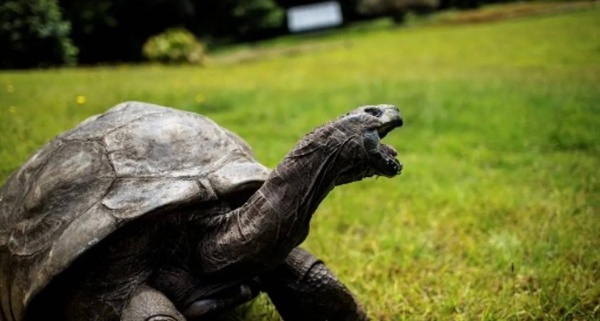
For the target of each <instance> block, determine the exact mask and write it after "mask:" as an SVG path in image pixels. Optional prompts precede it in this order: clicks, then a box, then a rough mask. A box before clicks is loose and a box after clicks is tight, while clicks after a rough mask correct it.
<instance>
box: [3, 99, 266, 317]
mask: <svg viewBox="0 0 600 321" xmlns="http://www.w3.org/2000/svg"><path fill="white" fill-rule="evenodd" d="M268 173H269V170H268V169H267V168H266V167H264V166H263V165H261V164H260V163H258V162H257V161H256V159H255V158H254V155H253V154H252V151H251V149H250V147H249V146H248V144H247V143H246V142H245V141H244V140H242V139H241V138H240V137H239V136H237V135H235V134H233V133H232V132H230V131H228V130H226V129H224V128H222V127H220V126H219V125H217V124H216V123H215V122H213V121H212V120H210V119H208V118H206V117H204V116H202V115H198V114H195V113H192V112H185V111H180V110H175V109H171V108H166V107H161V106H157V105H152V104H147V103H139V102H127V103H123V104H119V105H117V106H115V107H113V108H112V109H110V110H108V111H107V112H106V113H104V114H101V115H96V116H93V117H90V118H89V119H87V120H85V121H84V122H83V123H81V124H80V125H79V126H77V127H76V128H74V129H73V130H70V131H68V132H65V133H63V134H61V135H59V136H57V137H55V138H54V139H53V140H52V141H50V142H49V143H47V144H46V145H44V146H43V147H41V148H40V149H39V150H38V151H36V152H35V153H34V154H33V155H32V156H31V157H30V158H29V160H27V162H26V163H25V164H24V165H23V166H22V167H21V168H20V169H19V170H17V171H16V172H15V173H13V174H12V175H11V176H10V177H9V178H8V180H7V181H6V183H5V184H4V186H3V187H2V189H1V190H0V321H1V320H2V318H3V316H4V318H8V319H7V320H11V319H13V320H15V321H19V320H21V319H22V317H23V315H24V313H25V309H26V307H27V305H28V304H29V303H30V302H31V300H32V299H33V297H34V296H35V295H36V294H38V293H39V292H40V291H41V290H42V289H43V288H44V287H46V286H47V285H48V284H49V283H50V282H51V281H52V279H53V278H54V277H55V276H57V275H58V274H59V273H61V272H62V271H64V270H65V269H66V268H67V267H68V266H69V265H70V264H71V263H72V262H73V261H74V260H75V259H76V258H77V257H78V256H80V255H81V254H82V253H83V252H85V251H86V250H88V249H89V248H91V247H93V246H94V245H95V244H97V243H98V242H99V241H101V240H102V239H104V238H106V237H107V236H108V235H110V234H111V233H112V232H114V231H115V230H116V229H117V228H119V227H120V226H122V225H124V224H125V223H127V222H130V221H132V220H135V219H137V218H139V217H142V216H144V215H145V214H147V213H150V212H155V211H157V210H160V209H164V208H167V207H175V206H180V205H185V204H189V203H192V202H203V201H208V200H214V199H217V198H221V197H227V195H230V194H232V193H235V192H237V191H240V190H243V189H245V188H256V187H257V186H259V185H260V184H262V182H264V180H265V179H266V177H267V175H268ZM162 213H164V215H168V213H169V211H162Z"/></svg>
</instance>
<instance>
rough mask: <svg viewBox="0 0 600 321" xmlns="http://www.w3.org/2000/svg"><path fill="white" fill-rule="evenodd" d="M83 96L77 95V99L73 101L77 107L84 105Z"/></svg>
mask: <svg viewBox="0 0 600 321" xmlns="http://www.w3.org/2000/svg"><path fill="white" fill-rule="evenodd" d="M85 100H86V99H85V96H84V95H79V96H77V99H75V101H76V102H77V105H83V104H85Z"/></svg>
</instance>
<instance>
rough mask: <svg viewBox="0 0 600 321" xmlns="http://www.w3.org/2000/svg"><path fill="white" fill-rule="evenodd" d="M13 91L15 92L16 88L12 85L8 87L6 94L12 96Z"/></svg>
mask: <svg viewBox="0 0 600 321" xmlns="http://www.w3.org/2000/svg"><path fill="white" fill-rule="evenodd" d="M13 91H15V87H14V86H13V85H11V84H8V85H6V92H8V93H9V94H11V93H12V92H13Z"/></svg>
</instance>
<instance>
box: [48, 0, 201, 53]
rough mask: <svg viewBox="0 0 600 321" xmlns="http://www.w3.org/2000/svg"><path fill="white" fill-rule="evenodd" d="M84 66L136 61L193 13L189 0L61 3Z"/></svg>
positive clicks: (77, 0)
mask: <svg viewBox="0 0 600 321" xmlns="http://www.w3.org/2000/svg"><path fill="white" fill-rule="evenodd" d="M59 1H60V4H61V6H62V7H63V8H64V13H65V16H66V18H68V19H69V20H70V21H71V23H72V26H73V31H72V39H73V41H74V42H75V44H76V45H77V46H78V47H79V49H80V55H79V60H80V61H81V62H83V63H95V62H108V61H112V62H114V61H137V60H141V59H142V47H143V45H144V42H145V41H146V40H147V39H148V38H149V37H150V36H152V35H155V34H158V33H160V32H162V31H163V30H165V29H167V28H168V27H170V26H174V25H179V24H183V23H184V22H185V21H186V19H190V18H191V17H192V16H193V14H194V6H193V5H192V3H191V2H190V1H189V0H59Z"/></svg>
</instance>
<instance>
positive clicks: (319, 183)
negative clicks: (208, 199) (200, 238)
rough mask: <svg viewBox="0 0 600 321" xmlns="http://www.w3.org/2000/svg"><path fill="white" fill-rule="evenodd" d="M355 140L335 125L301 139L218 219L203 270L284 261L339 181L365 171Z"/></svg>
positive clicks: (203, 248) (204, 248)
mask: <svg viewBox="0 0 600 321" xmlns="http://www.w3.org/2000/svg"><path fill="white" fill-rule="evenodd" d="M356 144H357V143H356V140H355V139H352V137H346V136H345V135H343V133H342V132H340V131H339V130H337V129H336V128H335V126H332V125H331V124H330V125H329V126H324V127H322V128H319V129H317V130H315V131H313V132H312V133H311V134H309V135H308V136H307V137H305V138H304V139H303V140H302V141H300V142H299V143H298V144H297V145H296V147H295V148H294V149H293V150H292V151H291V152H290V153H289V154H288V155H287V156H286V157H285V158H284V159H283V160H282V162H281V163H280V164H279V165H278V166H277V167H276V168H275V169H274V170H273V171H272V172H271V174H270V176H269V177H268V179H267V180H266V181H265V183H264V184H263V186H262V187H261V188H260V189H259V190H258V191H257V192H256V193H255V194H254V195H252V196H251V197H250V198H249V200H248V201H247V202H246V203H245V204H244V205H243V206H241V207H239V208H237V209H235V210H233V211H232V212H229V213H227V214H226V215H223V216H221V217H219V218H218V222H216V226H214V228H213V230H214V231H215V234H212V235H211V236H210V237H208V239H207V241H206V242H202V243H201V244H200V248H199V252H200V253H199V256H200V257H201V258H202V266H203V268H202V269H203V270H204V271H205V272H212V271H219V270H227V269H236V268H237V269H243V270H253V271H252V272H261V271H266V270H268V269H271V268H273V267H274V266H275V265H277V264H278V263H280V262H281V261H282V260H283V259H284V258H285V257H286V256H287V255H288V253H289V252H290V251H291V250H292V249H293V248H295V247H297V246H298V245H299V244H300V243H302V241H304V239H305V238H306V236H307V235H308V231H309V223H310V219H311V218H312V215H313V213H314V211H315V210H316V209H317V207H318V206H319V204H320V203H321V201H322V200H323V199H324V198H325V197H326V196H327V194H328V193H329V192H330V191H331V190H332V189H333V188H334V187H335V185H336V183H347V182H350V181H356V180H360V179H362V178H363V177H364V176H366V175H367V172H366V170H364V171H362V172H361V171H360V170H357V169H358V168H366V166H364V161H360V160H359V159H358V157H357V156H358V155H357V154H359V153H357V148H356V147H357V145H356ZM352 147H354V148H352ZM351 169H352V171H350V170H351ZM347 173H353V174H351V175H348V174H347Z"/></svg>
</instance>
